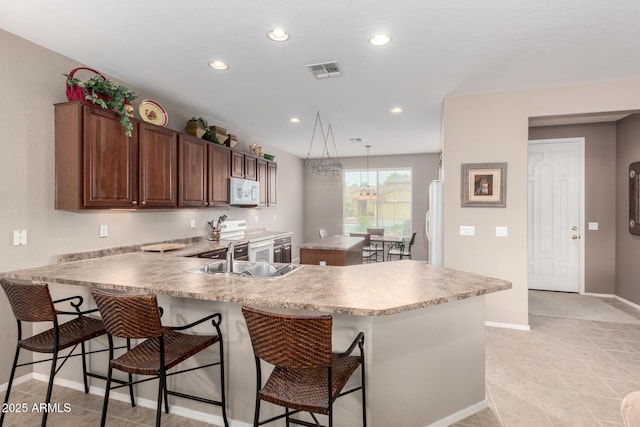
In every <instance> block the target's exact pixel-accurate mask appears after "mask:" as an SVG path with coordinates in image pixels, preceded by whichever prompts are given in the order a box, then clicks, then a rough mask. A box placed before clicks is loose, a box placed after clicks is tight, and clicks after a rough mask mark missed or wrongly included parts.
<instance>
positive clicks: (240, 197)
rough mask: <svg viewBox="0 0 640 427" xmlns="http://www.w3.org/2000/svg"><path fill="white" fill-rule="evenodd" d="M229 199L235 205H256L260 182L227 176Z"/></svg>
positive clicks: (258, 200) (258, 198) (258, 199)
mask: <svg viewBox="0 0 640 427" xmlns="http://www.w3.org/2000/svg"><path fill="white" fill-rule="evenodd" d="M229 180H230V182H229V190H230V193H231V194H230V200H229V203H230V204H231V205H235V206H257V205H258V203H259V202H260V183H259V182H258V181H251V180H248V179H240V178H229Z"/></svg>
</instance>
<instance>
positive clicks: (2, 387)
mask: <svg viewBox="0 0 640 427" xmlns="http://www.w3.org/2000/svg"><path fill="white" fill-rule="evenodd" d="M32 379H33V374H32V373H31V372H29V373H28V374H24V375H23V376H21V377H18V378H14V379H13V385H14V386H16V385H18V384H22V383H26V382H27V381H30V380H32ZM8 387H9V381H7V382H6V383H3V384H0V393H3V392H5V391H7V388H8ZM12 388H13V387H12Z"/></svg>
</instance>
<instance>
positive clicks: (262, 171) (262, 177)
mask: <svg viewBox="0 0 640 427" xmlns="http://www.w3.org/2000/svg"><path fill="white" fill-rule="evenodd" d="M256 166H257V175H258V182H259V183H260V198H259V199H260V201H259V203H258V206H267V187H268V182H269V181H268V177H267V161H266V160H264V159H256Z"/></svg>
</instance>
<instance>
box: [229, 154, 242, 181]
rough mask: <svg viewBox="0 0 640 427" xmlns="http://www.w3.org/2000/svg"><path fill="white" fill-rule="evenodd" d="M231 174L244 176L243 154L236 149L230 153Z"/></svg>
mask: <svg viewBox="0 0 640 427" xmlns="http://www.w3.org/2000/svg"><path fill="white" fill-rule="evenodd" d="M231 176H232V177H234V178H244V154H242V153H238V152H236V151H233V152H232V153H231Z"/></svg>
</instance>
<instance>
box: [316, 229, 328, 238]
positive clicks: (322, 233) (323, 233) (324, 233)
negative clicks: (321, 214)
mask: <svg viewBox="0 0 640 427" xmlns="http://www.w3.org/2000/svg"><path fill="white" fill-rule="evenodd" d="M318 234H319V235H320V238H321V239H324V238H325V237H327V236H328V234H327V229H326V228H319V229H318Z"/></svg>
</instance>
